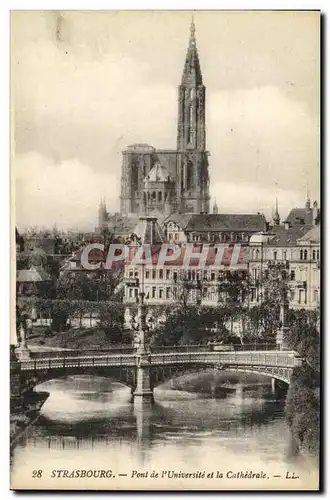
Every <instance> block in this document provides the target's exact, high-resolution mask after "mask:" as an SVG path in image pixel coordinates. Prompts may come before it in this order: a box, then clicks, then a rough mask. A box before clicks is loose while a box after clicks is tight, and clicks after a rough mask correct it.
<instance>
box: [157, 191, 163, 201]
mask: <svg viewBox="0 0 330 500" xmlns="http://www.w3.org/2000/svg"><path fill="white" fill-rule="evenodd" d="M158 201H162V192H161V191H158Z"/></svg>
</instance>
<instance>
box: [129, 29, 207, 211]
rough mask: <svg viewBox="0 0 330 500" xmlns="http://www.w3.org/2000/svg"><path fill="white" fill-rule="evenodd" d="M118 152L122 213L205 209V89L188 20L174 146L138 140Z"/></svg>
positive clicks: (193, 33)
mask: <svg viewBox="0 0 330 500" xmlns="http://www.w3.org/2000/svg"><path fill="white" fill-rule="evenodd" d="M122 153H123V165H122V178H121V196H120V200H121V213H122V214H125V215H128V214H139V215H141V214H145V215H148V214H149V215H150V213H152V212H154V211H156V212H157V211H158V212H160V213H162V214H164V215H165V214H168V213H171V212H175V211H176V212H194V213H200V212H206V213H208V212H209V208H210V206H209V205H210V196H209V173H208V155H209V153H208V151H206V139H205V87H204V85H203V78H202V72H201V68H200V64H199V57H198V52H197V47H196V38H195V24H194V22H193V21H192V23H191V28H190V39H189V45H188V50H187V55H186V60H185V64H184V68H183V73H182V78H181V84H180V85H179V88H178V123H177V147H176V149H173V150H170V149H165V150H164V149H163V150H160V149H155V148H154V147H153V146H151V145H149V144H145V143H139V144H132V145H130V146H127V147H126V148H125V149H124V150H123V152H122ZM156 165H157V167H156V168H155V166H156Z"/></svg>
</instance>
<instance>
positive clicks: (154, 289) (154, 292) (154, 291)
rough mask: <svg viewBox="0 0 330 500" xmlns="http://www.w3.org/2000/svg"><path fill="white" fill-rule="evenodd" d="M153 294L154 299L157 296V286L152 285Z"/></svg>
mask: <svg viewBox="0 0 330 500" xmlns="http://www.w3.org/2000/svg"><path fill="white" fill-rule="evenodd" d="M151 296H152V298H153V299H155V298H156V287H155V286H153V287H152V292H151Z"/></svg>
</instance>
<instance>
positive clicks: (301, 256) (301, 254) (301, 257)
mask: <svg viewBox="0 0 330 500" xmlns="http://www.w3.org/2000/svg"><path fill="white" fill-rule="evenodd" d="M303 258H304V251H303V250H300V260H303Z"/></svg>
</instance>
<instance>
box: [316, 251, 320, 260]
mask: <svg viewBox="0 0 330 500" xmlns="http://www.w3.org/2000/svg"><path fill="white" fill-rule="evenodd" d="M316 260H320V250H316Z"/></svg>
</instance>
